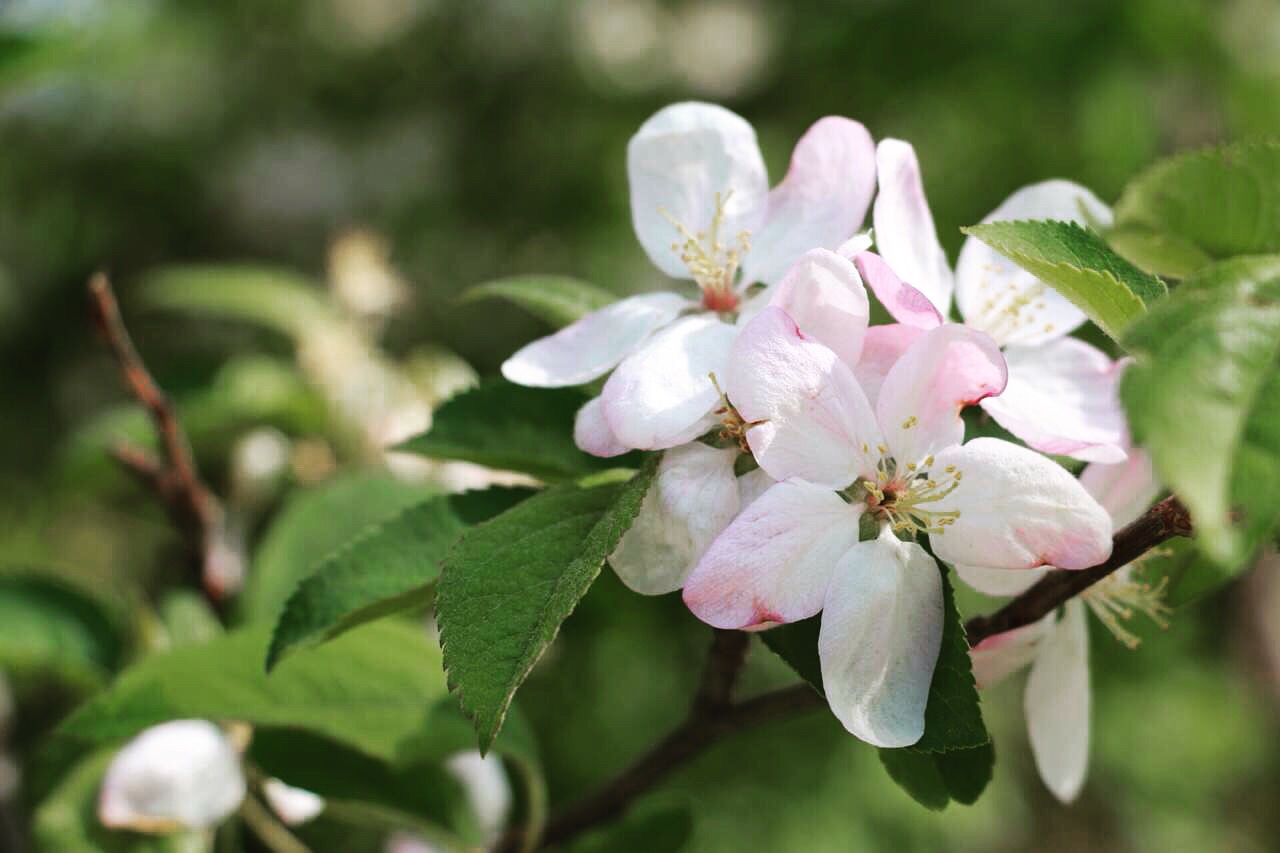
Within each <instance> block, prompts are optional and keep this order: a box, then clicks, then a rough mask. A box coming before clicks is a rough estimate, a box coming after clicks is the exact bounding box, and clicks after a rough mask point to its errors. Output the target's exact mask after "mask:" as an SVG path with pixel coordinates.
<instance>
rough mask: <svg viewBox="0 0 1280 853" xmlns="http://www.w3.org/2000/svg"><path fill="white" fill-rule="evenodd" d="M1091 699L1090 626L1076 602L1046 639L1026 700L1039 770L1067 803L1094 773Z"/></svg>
mask: <svg viewBox="0 0 1280 853" xmlns="http://www.w3.org/2000/svg"><path fill="white" fill-rule="evenodd" d="M1090 699H1091V697H1090V689H1089V628H1088V625H1087V624H1086V622H1085V611H1084V604H1083V602H1081V601H1080V599H1078V598H1076V599H1072V600H1071V601H1068V602H1067V605H1066V607H1065V608H1064V612H1063V614H1062V619H1061V620H1060V621H1059V622H1058V624H1057V625H1055V626H1054V627H1053V629H1052V630H1051V631H1050V632H1049V633H1048V636H1047V637H1046V638H1045V640H1044V643H1043V644H1042V646H1041V649H1040V653H1039V655H1037V656H1036V660H1035V663H1034V664H1032V665H1031V675H1030V677H1029V678H1028V679H1027V692H1026V695H1025V697H1024V706H1025V712H1026V715H1027V729H1028V731H1029V732H1030V735H1031V754H1032V755H1033V756H1034V757H1035V760H1036V768H1037V769H1038V770H1039V771H1040V778H1041V779H1043V780H1044V783H1045V785H1046V786H1047V787H1048V788H1049V790H1050V791H1052V792H1053V795H1054V796H1055V797H1057V798H1058V799H1059V800H1061V801H1062V802H1064V803H1069V802H1071V801H1072V800H1074V799H1075V798H1076V797H1077V796H1078V795H1079V794H1080V789H1081V788H1082V787H1084V777H1085V773H1086V772H1087V771H1088V769H1089V711H1090V708H1089V706H1090V704H1091V701H1090Z"/></svg>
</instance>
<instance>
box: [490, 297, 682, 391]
mask: <svg viewBox="0 0 1280 853" xmlns="http://www.w3.org/2000/svg"><path fill="white" fill-rule="evenodd" d="M692 307H693V303H691V302H689V300H687V299H685V298H684V297H682V296H679V295H678V294H675V293H645V294H642V295H640V296H631V297H628V298H627V299H623V300H621V301H619V302H615V303H613V304H612V305H609V306H607V307H605V308H601V309H600V310H599V311H594V312H592V313H590V314H588V315H587V316H585V317H583V318H582V319H581V320H579V321H578V322H576V323H573V324H572V325H569V326H565V327H564V328H563V329H561V330H560V331H558V332H556V333H555V334H554V335H549V336H547V337H545V338H539V339H538V340H536V341H534V342H533V343H531V344H529V345H528V346H526V347H524V348H523V349H521V350H520V351H519V352H517V353H516V354H515V355H513V356H511V358H509V359H507V360H506V362H505V363H504V364H503V365H502V375H503V376H505V377H506V378H507V379H508V380H510V381H511V382H514V383H516V384H517V385H529V386H532V387H535V388H558V387H563V386H567V385H581V384H583V383H584V382H590V381H591V380H592V379H598V378H599V377H601V376H604V375H605V374H606V373H608V372H609V371H610V370H612V369H613V368H614V367H615V366H616V365H617V364H618V362H620V361H622V359H624V358H626V357H627V356H628V355H629V354H630V353H631V352H632V351H633V350H635V349H636V347H638V346H640V344H642V343H643V342H644V340H645V339H646V338H648V337H649V336H650V335H652V334H653V333H654V332H656V331H657V330H658V329H661V328H662V327H663V326H665V325H667V324H668V323H670V322H671V321H673V320H675V319H676V318H677V317H679V316H680V312H682V311H684V310H685V309H687V308H692Z"/></svg>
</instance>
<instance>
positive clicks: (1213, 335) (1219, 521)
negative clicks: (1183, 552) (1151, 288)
mask: <svg viewBox="0 0 1280 853" xmlns="http://www.w3.org/2000/svg"><path fill="white" fill-rule="evenodd" d="M1126 344H1127V345H1128V346H1129V348H1130V349H1131V350H1132V351H1133V353H1134V354H1135V355H1136V356H1137V357H1138V362H1137V364H1135V365H1134V366H1133V367H1132V368H1130V369H1129V370H1128V371H1126V373H1125V376H1124V380H1123V384H1122V390H1121V393H1122V397H1123V400H1124V403H1125V408H1126V410H1127V412H1128V415H1129V422H1130V425H1131V426H1132V429H1133V432H1134V437H1135V439H1136V440H1137V441H1138V442H1139V443H1141V444H1142V445H1143V446H1145V447H1147V448H1149V449H1150V451H1151V455H1152V457H1153V459H1154V461H1155V466H1156V469H1157V471H1158V472H1159V474H1160V476H1161V479H1162V480H1163V481H1164V482H1165V483H1167V484H1168V485H1169V487H1170V488H1171V489H1172V490H1173V492H1174V493H1175V494H1177V495H1178V496H1179V497H1180V498H1181V499H1182V500H1183V502H1184V503H1186V505H1187V508H1188V509H1189V510H1190V511H1191V516H1192V520H1193V521H1194V523H1195V528H1196V536H1197V538H1198V540H1199V541H1200V543H1201V545H1202V547H1203V548H1204V551H1205V553H1206V554H1208V555H1209V556H1210V557H1212V558H1213V559H1214V560H1215V561H1216V562H1218V563H1220V564H1222V566H1223V567H1224V568H1226V569H1228V570H1229V571H1233V570H1235V569H1237V568H1239V567H1241V566H1243V565H1244V563H1245V562H1246V560H1247V558H1248V557H1249V555H1250V554H1251V553H1252V551H1253V550H1254V548H1255V547H1256V546H1257V544H1258V542H1260V541H1261V539H1262V538H1263V537H1264V536H1266V535H1267V534H1268V533H1269V532H1270V531H1271V530H1273V529H1274V528H1275V526H1276V523H1277V521H1280V490H1277V489H1276V488H1275V483H1276V482H1277V479H1276V478H1277V477H1280V371H1278V365H1277V360H1278V359H1280V256H1268V257H1256V258H1237V259H1234V260H1231V261H1225V262H1223V263H1220V264H1216V265H1214V266H1211V267H1208V268H1206V269H1204V270H1202V271H1201V272H1199V273H1197V274H1196V275H1195V276H1193V277H1191V278H1189V279H1187V280H1186V281H1184V282H1183V283H1182V285H1181V286H1180V287H1178V289H1177V290H1176V291H1175V292H1174V293H1173V294H1172V295H1171V296H1170V297H1169V298H1168V299H1167V300H1165V301H1164V302H1163V303H1162V304H1160V305H1159V306H1156V307H1155V308H1153V310H1152V311H1151V313H1150V314H1148V315H1147V316H1146V317H1145V318H1143V320H1142V321H1141V322H1139V323H1137V324H1135V326H1134V327H1133V328H1132V329H1131V330H1130V332H1129V334H1128V335H1127V336H1126ZM1233 512H1234V513H1235V515H1233Z"/></svg>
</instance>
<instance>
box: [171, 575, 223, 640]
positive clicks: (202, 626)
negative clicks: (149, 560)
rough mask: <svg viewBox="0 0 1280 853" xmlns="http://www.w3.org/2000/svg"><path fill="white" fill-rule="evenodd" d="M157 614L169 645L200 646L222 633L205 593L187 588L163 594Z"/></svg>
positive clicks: (216, 616) (220, 625) (219, 623)
mask: <svg viewBox="0 0 1280 853" xmlns="http://www.w3.org/2000/svg"><path fill="white" fill-rule="evenodd" d="M158 615H159V617H160V624H162V625H163V626H164V630H165V635H166V637H167V638H168V640H169V646H170V648H173V647H177V646H199V645H203V644H204V643H207V642H209V641H211V640H214V639H216V638H218V637H220V636H222V634H223V629H222V623H221V622H219V621H218V615H217V614H216V613H214V612H213V608H211V607H210V606H209V603H208V602H207V601H206V600H205V598H204V596H202V595H200V594H198V593H196V592H192V591H191V590H189V589H178V590H174V591H173V592H170V593H169V594H168V595H166V596H165V597H164V600H163V601H161V602H160V607H159V610H158Z"/></svg>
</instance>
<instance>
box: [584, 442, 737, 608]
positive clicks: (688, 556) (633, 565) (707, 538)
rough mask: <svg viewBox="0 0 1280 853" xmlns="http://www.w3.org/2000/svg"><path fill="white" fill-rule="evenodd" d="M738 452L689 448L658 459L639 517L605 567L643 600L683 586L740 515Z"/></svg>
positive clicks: (691, 445) (695, 444)
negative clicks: (736, 466) (642, 597)
mask: <svg viewBox="0 0 1280 853" xmlns="http://www.w3.org/2000/svg"><path fill="white" fill-rule="evenodd" d="M737 458H738V451H737V450H736V449H726V450H718V449H716V448H714V447H707V446H706V445H705V444H699V443H698V442H691V443H689V444H685V445H681V446H680V447H673V448H671V449H670V450H668V451H667V452H666V453H665V454H663V456H662V461H661V462H660V463H659V464H658V472H657V475H656V476H655V477H654V480H653V485H651V486H650V487H649V491H648V493H647V494H645V497H644V502H643V503H642V504H641V505H640V512H639V514H638V515H637V516H636V520H635V521H634V522H633V523H632V525H631V528H630V529H629V530H628V531H627V532H626V534H625V535H624V536H623V537H622V541H620V542H619V543H618V547H617V548H616V549H615V550H614V552H613V553H612V554H611V555H610V556H609V563H610V565H612V566H613V570H614V571H615V572H617V573H618V577H619V578H621V579H622V582H623V583H625V584H626V585H627V586H628V587H630V588H631V589H633V590H635V591H636V592H638V593H640V594H641V595H662V594H663V593H667V592H671V591H672V590H677V589H679V588H680V587H681V586H683V585H684V579H685V578H686V577H688V576H689V572H691V571H693V567H694V564H696V563H697V562H698V560H699V559H700V558H701V557H702V555H703V553H704V552H705V551H706V550H707V546H708V545H710V544H711V541H712V540H713V539H715V538H716V537H717V536H719V535H720V533H721V531H723V530H724V529H725V527H727V526H728V525H729V522H730V521H732V520H733V517H734V516H736V515H737V514H738V507H739V499H738V482H737V479H736V478H735V477H734V476H733V463H734V460H735V459H737Z"/></svg>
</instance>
